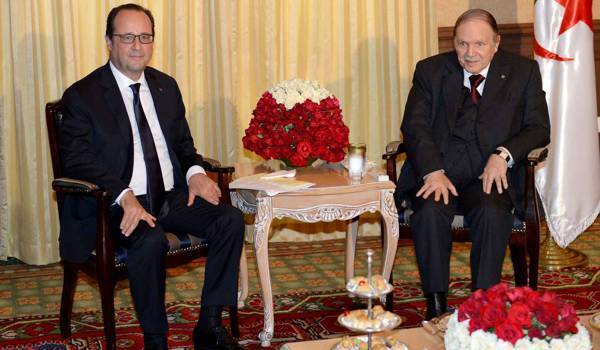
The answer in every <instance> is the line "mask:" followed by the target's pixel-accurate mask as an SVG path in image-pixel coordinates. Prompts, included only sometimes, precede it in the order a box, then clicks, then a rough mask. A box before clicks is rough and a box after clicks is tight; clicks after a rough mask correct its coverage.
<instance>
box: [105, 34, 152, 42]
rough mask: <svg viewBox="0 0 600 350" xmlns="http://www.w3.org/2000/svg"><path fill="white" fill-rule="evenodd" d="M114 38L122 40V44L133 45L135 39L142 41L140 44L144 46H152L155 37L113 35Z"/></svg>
mask: <svg viewBox="0 0 600 350" xmlns="http://www.w3.org/2000/svg"><path fill="white" fill-rule="evenodd" d="M113 36H118V37H119V40H121V42H122V43H123V44H133V42H134V41H135V38H138V39H139V40H140V43H142V44H152V43H153V42H154V35H152V34H140V35H135V34H129V33H128V34H113Z"/></svg>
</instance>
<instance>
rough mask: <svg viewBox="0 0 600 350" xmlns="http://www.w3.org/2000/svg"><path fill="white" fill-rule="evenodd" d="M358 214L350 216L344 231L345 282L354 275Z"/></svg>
mask: <svg viewBox="0 0 600 350" xmlns="http://www.w3.org/2000/svg"><path fill="white" fill-rule="evenodd" d="M358 218H359V217H358V216H357V217H355V218H352V219H351V221H350V223H349V224H348V231H347V232H346V283H348V281H349V280H350V279H351V278H352V277H354V255H355V252H356V236H357V235H358Z"/></svg>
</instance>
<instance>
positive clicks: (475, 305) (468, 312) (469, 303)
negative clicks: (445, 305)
mask: <svg viewBox="0 0 600 350" xmlns="http://www.w3.org/2000/svg"><path fill="white" fill-rule="evenodd" d="M481 307H482V304H481V303H480V302H479V301H477V300H476V299H474V298H469V299H467V300H465V301H464V302H463V303H462V304H461V305H460V306H459V307H458V320H459V321H461V322H462V321H464V320H466V319H467V318H473V317H475V315H479V310H481Z"/></svg>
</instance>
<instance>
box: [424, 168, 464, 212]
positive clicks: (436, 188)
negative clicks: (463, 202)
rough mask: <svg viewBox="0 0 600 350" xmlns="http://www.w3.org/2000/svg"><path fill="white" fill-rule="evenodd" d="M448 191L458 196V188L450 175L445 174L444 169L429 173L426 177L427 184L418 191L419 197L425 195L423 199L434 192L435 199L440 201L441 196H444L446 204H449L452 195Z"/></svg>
mask: <svg viewBox="0 0 600 350" xmlns="http://www.w3.org/2000/svg"><path fill="white" fill-rule="evenodd" d="M448 192H450V193H452V194H453V195H455V196H457V197H458V192H457V191H456V188H455V187H454V185H453V184H452V181H450V179H448V177H447V176H446V175H445V174H444V172H443V171H441V170H438V171H434V172H432V173H430V174H428V175H427V176H426V177H425V184H424V185H423V187H421V189H419V192H417V197H423V199H427V197H429V195H430V194H432V193H433V194H434V195H435V197H434V199H435V201H436V202H438V201H439V200H440V196H441V197H443V198H444V204H446V205H448V203H449V201H450V195H449V194H448Z"/></svg>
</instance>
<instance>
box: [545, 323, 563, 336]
mask: <svg viewBox="0 0 600 350" xmlns="http://www.w3.org/2000/svg"><path fill="white" fill-rule="evenodd" d="M561 335H562V331H561V329H560V326H559V324H558V322H554V323H552V324H550V325H549V326H547V327H546V336H548V337H550V338H560V336H561Z"/></svg>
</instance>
